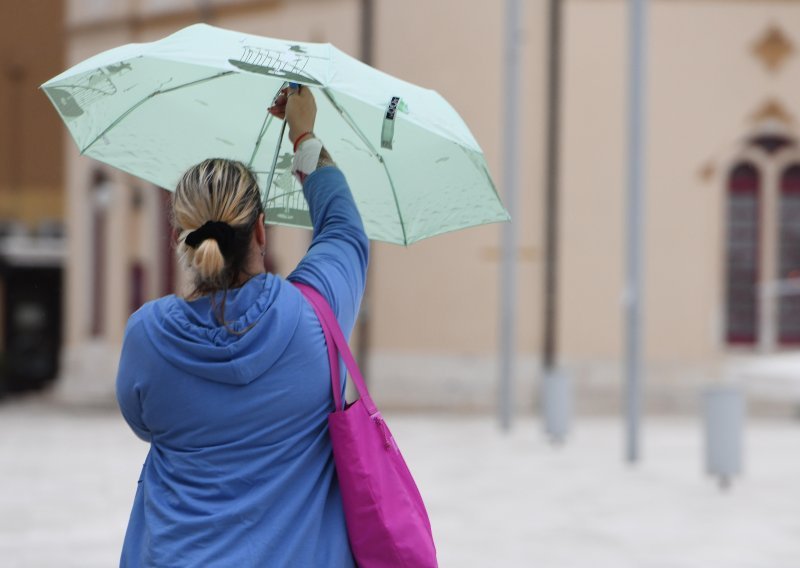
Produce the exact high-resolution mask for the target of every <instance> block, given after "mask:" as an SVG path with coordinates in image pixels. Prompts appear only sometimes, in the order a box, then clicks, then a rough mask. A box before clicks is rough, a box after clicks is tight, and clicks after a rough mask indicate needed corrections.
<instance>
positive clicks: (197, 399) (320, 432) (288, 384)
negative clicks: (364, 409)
mask: <svg viewBox="0 0 800 568" xmlns="http://www.w3.org/2000/svg"><path fill="white" fill-rule="evenodd" d="M303 191H304V193H305V196H306V199H307V201H308V203H309V207H310V213H311V219H312V222H313V224H314V236H313V240H312V243H311V246H310V248H309V250H308V253H307V254H306V256H305V257H304V258H303V260H302V261H301V262H300V264H299V265H298V266H297V268H296V270H295V271H294V272H293V273H292V274H291V275H290V276H289V278H288V280H289V281H296V282H303V283H305V284H308V285H310V286H312V287H314V288H316V289H317V290H318V291H319V292H320V293H322V294H323V295H324V296H325V297H326V298H327V300H328V302H329V303H330V304H331V306H332V307H333V310H334V313H335V314H336V316H337V318H338V320H339V324H340V325H341V327H342V329H343V330H344V333H345V334H349V333H350V331H351V330H352V328H353V324H354V322H355V318H356V315H357V313H358V308H359V304H360V302H361V297H362V294H363V290H364V284H365V279H366V269H367V256H368V250H369V241H368V240H367V237H366V235H365V234H364V229H363V225H362V223H361V219H360V217H359V214H358V211H357V210H356V207H355V203H354V202H353V198H352V196H351V194H350V190H349V188H348V186H347V182H346V181H345V178H344V176H343V175H342V173H341V172H340V171H339V170H338V169H337V168H335V167H325V168H321V169H319V170H317V171H315V172H313V173H312V174H311V175H309V176H308V177H307V178H306V180H305V183H304V187H303ZM220 298H221V296H218V298H217V301H219V299H220ZM225 319H226V320H227V322H228V325H227V328H228V329H226V327H225V326H222V325H220V324H219V322H218V321H217V317H216V315H215V307H214V305H212V302H211V300H210V298H208V297H205V298H200V299H198V300H194V301H186V300H183V299H181V298H179V297H176V296H174V295H171V296H167V297H164V298H160V299H158V300H155V301H153V302H149V303H147V304H145V305H144V306H142V308H141V309H139V310H138V311H137V312H136V313H134V314H133V315H132V316H131V317H130V319H129V321H128V325H127V328H126V331H125V338H124V341H123V346H122V354H121V358H120V364H119V372H118V376H117V383H116V388H117V399H118V401H119V406H120V409H121V411H122V414H123V416H124V417H125V420H126V421H127V422H128V424H129V425H130V427H131V428H132V429H133V431H134V432H135V433H136V435H138V436H139V437H140V438H142V439H143V440H145V441H147V442H149V443H150V452H149V453H148V455H147V459H146V460H145V463H144V466H143V467H142V472H141V476H140V479H139V483H138V488H137V490H136V497H135V499H134V504H133V510H132V511H131V517H130V521H129V523H128V530H127V532H126V535H125V542H124V545H123V550H122V558H121V566H123V567H143V566H148V567H149V566H157V567H159V568H166V567H195V566H197V567H199V566H202V567H205V568H211V567H219V566H225V567H228V566H230V567H250V566H259V567H261V566H265V567H273V566H274V567H284V566H286V567H298V568H300V567H314V568H316V567H327V566H331V567H340V566H342V567H348V566H354V562H353V558H352V554H351V552H350V546H349V544H348V540H347V532H346V528H345V521H344V514H343V512H342V501H341V496H340V493H339V486H338V483H337V479H336V474H335V470H334V464H333V457H332V454H331V443H330V438H329V435H328V426H327V416H328V414H329V413H330V412H332V411H333V409H334V403H333V398H332V393H331V378H330V366H329V363H328V356H327V349H326V346H325V339H324V337H323V334H322V329H321V327H320V324H319V322H318V320H317V318H316V315H315V314H314V312H313V310H312V308H311V306H310V305H309V304H308V303H307V302H306V301H305V299H304V298H303V296H302V295H301V294H300V292H299V291H298V290H297V289H296V288H295V287H294V286H292V285H291V283H289V282H287V281H285V280H283V279H281V278H279V277H278V276H275V275H273V274H261V275H259V276H256V277H254V278H252V279H250V280H249V281H248V282H247V283H246V284H244V286H242V287H241V288H236V289H233V290H229V291H228V293H227V298H226V302H225ZM229 330H230V331H229ZM231 331H233V332H234V333H232V332H231ZM236 332H239V333H236ZM342 377H344V367H342ZM341 388H342V390H344V381H343V382H342V385H341Z"/></svg>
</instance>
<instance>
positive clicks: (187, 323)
mask: <svg viewBox="0 0 800 568" xmlns="http://www.w3.org/2000/svg"><path fill="white" fill-rule="evenodd" d="M293 292H294V293H293ZM281 295H283V296H284V297H283V298H281V300H280V301H277V299H278V297H279V296H281ZM222 298H223V295H222V293H218V294H217V295H216V296H215V303H214V304H213V305H212V302H211V298H210V297H203V298H200V299H197V300H193V301H186V300H184V299H182V298H178V297H176V296H174V295H171V296H167V297H165V298H161V299H159V300H156V301H154V302H151V303H149V304H146V305H145V306H143V309H148V308H149V309H151V310H153V312H154V313H153V316H154V317H146V318H142V319H143V322H144V326H145V332H146V333H147V335H148V337H149V338H150V340H151V342H152V343H153V346H154V347H155V349H156V350H157V351H158V352H159V354H160V355H161V356H162V357H163V358H164V359H165V360H166V361H167V362H169V363H170V364H172V365H174V366H175V367H177V368H178V369H181V370H182V371H185V372H187V373H190V374H192V375H195V376H199V377H202V378H204V379H207V380H210V381H215V382H218V383H225V384H230V385H246V384H249V383H251V382H252V381H253V380H255V379H256V378H258V377H260V376H261V375H263V374H264V373H265V372H266V371H267V370H269V369H270V367H272V365H274V364H275V361H277V360H278V358H280V356H281V355H282V354H283V352H284V351H285V350H286V347H287V346H288V345H289V342H290V341H291V339H292V336H293V335H294V333H295V330H296V329H297V325H298V322H299V320H300V311H301V307H302V302H303V299H302V295H301V294H300V293H299V292H298V291H297V290H296V289H295V288H294V287H293V286H292V285H291V284H289V283H288V282H285V281H284V280H281V279H280V278H279V277H277V276H275V275H273V274H260V275H258V276H255V277H253V278H251V279H250V280H249V281H247V282H246V283H245V285H244V286H242V287H241V288H235V289H232V290H228V292H227V295H226V296H225V320H226V322H227V325H226V326H224V325H221V324H220V323H219V321H218V320H217V317H216V314H217V313H218V312H219V308H218V306H219V303H220V302H221V300H222ZM214 306H217V309H215V308H214Z"/></svg>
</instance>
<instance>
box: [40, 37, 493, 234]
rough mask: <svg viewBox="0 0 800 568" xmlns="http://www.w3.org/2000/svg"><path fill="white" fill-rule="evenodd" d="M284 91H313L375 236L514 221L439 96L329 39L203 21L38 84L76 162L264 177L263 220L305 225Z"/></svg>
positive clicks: (152, 174)
mask: <svg viewBox="0 0 800 568" xmlns="http://www.w3.org/2000/svg"><path fill="white" fill-rule="evenodd" d="M287 82H294V83H299V84H302V85H305V86H308V87H310V88H311V89H312V91H313V92H314V94H315V97H316V100H317V109H318V110H317V122H316V131H317V133H318V134H319V136H320V137H321V138H322V140H323V142H324V143H325V146H326V147H327V148H328V150H329V151H330V153H331V155H332V156H333V159H334V160H335V161H336V162H337V164H338V165H339V166H340V167H341V168H342V170H343V171H344V172H345V174H346V175H347V178H348V181H349V183H350V187H351V190H352V192H353V196H354V198H355V201H356V204H357V206H358V209H359V212H360V213H361V217H362V219H363V220H364V225H365V227H366V231H367V234H368V235H369V237H370V238H372V239H377V240H381V241H387V242H391V243H397V244H402V245H408V244H411V243H413V242H415V241H418V240H420V239H424V238H426V237H431V236H434V235H437V234H441V233H445V232H448V231H454V230H457V229H461V228H465V227H470V226H474V225H481V224H485V223H492V222H497V221H507V220H508V219H509V216H508V213H506V211H505V209H504V208H503V205H502V203H501V202H500V199H499V198H498V196H497V192H496V191H495V188H494V185H493V183H492V180H491V177H490V176H489V172H488V170H487V168H486V162H485V160H484V157H483V153H482V151H481V149H480V147H479V146H478V144H477V142H476V141H475V139H474V138H473V136H472V134H471V133H470V131H469V129H468V128H467V126H466V125H465V124H464V122H463V120H461V118H460V117H459V115H458V114H457V113H456V111H455V110H454V109H453V108H452V107H451V106H450V105H449V104H448V103H447V101H445V100H444V99H443V98H442V97H441V96H440V95H439V94H437V93H436V92H434V91H431V90H428V89H423V88H421V87H418V86H416V85H413V84H411V83H407V82H405V81H401V80H400V79H396V78H394V77H391V76H390V75H387V74H385V73H382V72H380V71H378V70H376V69H373V68H372V67H369V66H368V65H365V64H363V63H361V62H359V61H358V60H356V59H354V58H352V57H350V56H348V55H346V54H345V53H343V52H341V51H339V50H338V49H336V48H335V47H333V46H332V45H330V44H314V43H298V42H291V41H285V40H279V39H270V38H265V37H259V36H254V35H247V34H242V33H238V32H233V31H229V30H224V29H220V28H215V27H212V26H208V25H205V24H197V25H193V26H190V27H188V28H185V29H183V30H180V31H178V32H176V33H175V34H173V35H171V36H168V37H166V38H164V39H162V40H159V41H156V42H153V43H142V44H129V45H124V46H121V47H118V48H115V49H111V50H109V51H106V52H103V53H100V54H99V55H96V56H94V57H91V58H89V59H87V60H85V61H83V62H81V63H79V64H77V65H75V66H74V67H72V68H71V69H69V70H67V71H65V72H64V73H62V74H60V75H58V76H57V77H54V78H53V79H51V80H49V81H47V82H46V83H45V84H44V85H42V89H43V90H44V92H45V93H46V94H47V96H48V97H49V98H50V100H51V101H52V103H53V105H54V106H55V107H56V110H57V111H58V113H59V114H60V115H61V118H62V119H63V120H64V123H65V124H66V125H67V128H68V129H69V131H70V134H71V135H72V137H73V138H74V140H75V142H76V144H77V145H78V148H79V149H80V152H81V154H85V155H87V156H91V157H93V158H95V159H97V160H100V161H102V162H105V163H107V164H109V165H112V166H114V167H116V168H119V169H120V170H123V171H125V172H128V173H130V174H133V175H135V176H138V177H140V178H142V179H145V180H147V181H149V182H152V183H154V184H156V185H158V186H161V187H163V188H165V189H169V190H173V189H174V188H175V186H176V184H177V182H178V180H179V179H180V176H181V175H182V174H183V172H185V171H186V170H187V169H188V168H189V167H191V166H192V165H194V164H197V163H199V162H201V161H203V160H204V159H206V158H210V157H220V158H229V159H235V160H239V161H241V162H244V163H245V164H247V165H248V166H249V167H250V168H251V169H252V170H253V171H254V172H255V173H256V175H257V176H258V178H259V185H260V186H261V187H262V188H263V192H264V203H265V211H266V218H267V222H269V223H273V224H284V225H294V226H306V227H308V226H310V224H311V223H310V218H309V214H308V206H307V204H306V202H305V199H304V198H303V193H302V188H301V187H300V185H299V184H298V182H297V181H296V180H295V178H294V176H293V175H292V174H291V158H292V147H291V143H290V142H289V141H288V139H287V138H286V137H285V136H283V128H282V126H283V121H281V120H279V119H275V118H273V117H272V116H271V115H270V114H269V113H268V112H267V108H268V107H269V106H270V104H271V103H272V100H273V98H274V97H275V94H276V93H277V92H278V91H279V90H280V89H281V87H283V86H284V85H285V84H286V83H287Z"/></svg>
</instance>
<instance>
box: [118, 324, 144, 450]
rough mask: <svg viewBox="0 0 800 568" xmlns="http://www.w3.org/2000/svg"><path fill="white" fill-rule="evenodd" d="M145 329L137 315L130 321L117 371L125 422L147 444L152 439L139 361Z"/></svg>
mask: <svg viewBox="0 0 800 568" xmlns="http://www.w3.org/2000/svg"><path fill="white" fill-rule="evenodd" d="M143 334H144V329H143V328H142V325H141V323H140V321H139V320H138V318H136V314H134V315H133V316H131V318H130V319H129V320H128V325H127V327H126V328H125V337H124V339H123V340H122V353H121V354H120V358H119V369H118V370H117V382H116V392H117V402H118V403H119V409H120V411H121V412H122V417H123V418H125V422H127V423H128V426H130V427H131V430H133V432H134V434H136V435H137V436H138V437H139V438H141V439H142V440H144V441H145V442H149V441H150V439H151V434H150V430H149V429H148V428H147V425H146V424H145V423H144V420H143V417H142V384H141V378H142V377H141V365H139V364H137V361H139V360H140V358H141V357H142V356H143V353H142V340H143V339H144V337H143Z"/></svg>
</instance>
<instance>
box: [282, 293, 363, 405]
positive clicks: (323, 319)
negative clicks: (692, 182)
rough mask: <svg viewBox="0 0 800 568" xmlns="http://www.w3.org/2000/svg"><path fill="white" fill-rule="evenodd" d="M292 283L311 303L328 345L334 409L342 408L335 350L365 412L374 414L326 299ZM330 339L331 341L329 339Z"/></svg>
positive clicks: (359, 374)
mask: <svg viewBox="0 0 800 568" xmlns="http://www.w3.org/2000/svg"><path fill="white" fill-rule="evenodd" d="M292 284H294V285H295V286H296V287H297V288H298V289H299V290H300V292H301V293H302V294H303V296H305V297H306V299H307V300H308V302H309V303H310V304H311V307H312V308H314V312H315V313H316V314H317V317H318V318H319V321H320V324H321V325H322V332H323V334H324V335H325V342H326V343H327V345H328V357H329V359H330V362H331V376H332V377H333V382H332V385H333V397H334V401H335V402H336V410H337V411H338V410H341V408H342V405H341V396H340V394H339V393H340V389H341V383H340V379H339V358H338V357H337V355H336V351H338V354H339V355H341V356H342V359H344V364H345V366H346V367H347V370H348V371H349V372H350V377H351V378H352V379H353V384H354V385H355V387H356V390H357V391H358V395H359V397H360V398H361V403H362V404H363V405H364V407H365V408H366V409H367V412H368V413H369V414H370V416H372V415H374V414H375V413H377V412H378V408H377V407H376V406H375V403H374V402H373V400H372V397H371V396H370V395H369V391H368V390H367V385H366V383H365V382H364V378H363V377H362V376H361V371H360V370H359V368H358V364H357V363H356V360H355V359H354V358H353V354H352V353H351V352H350V346H349V345H348V344H347V339H345V337H344V334H343V333H342V330H341V328H340V327H339V322H338V321H336V316H335V315H334V314H333V310H331V307H330V306H329V305H328V302H327V300H325V298H324V297H323V296H322V294H320V293H319V292H317V291H316V290H315V289H314V288H312V287H311V286H308V285H307V284H301V283H299V282H292ZM331 339H332V340H333V341H331Z"/></svg>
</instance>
